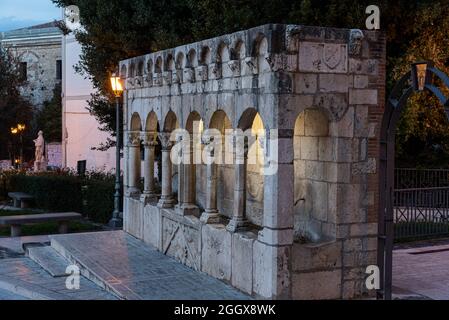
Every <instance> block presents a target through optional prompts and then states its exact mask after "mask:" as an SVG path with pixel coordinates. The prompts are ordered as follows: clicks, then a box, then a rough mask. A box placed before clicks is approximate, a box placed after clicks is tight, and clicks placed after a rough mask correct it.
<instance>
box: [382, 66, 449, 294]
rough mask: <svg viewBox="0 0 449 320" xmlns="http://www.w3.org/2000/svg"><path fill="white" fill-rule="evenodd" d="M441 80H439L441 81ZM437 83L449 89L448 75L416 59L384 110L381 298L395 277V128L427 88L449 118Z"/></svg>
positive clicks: (447, 103) (446, 102)
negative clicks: (416, 95) (412, 98)
mask: <svg viewBox="0 0 449 320" xmlns="http://www.w3.org/2000/svg"><path fill="white" fill-rule="evenodd" d="M438 80H439V81H438ZM437 82H440V83H441V85H442V86H445V87H446V88H449V77H448V76H447V75H446V74H444V73H443V72H442V71H440V70H438V69H437V68H435V67H434V66H433V64H432V63H431V62H427V61H425V62H417V63H414V64H412V65H411V70H410V71H409V72H407V74H405V75H404V76H403V77H402V78H401V79H400V80H399V82H398V83H397V84H396V86H395V87H394V88H393V91H392V93H391V94H390V96H389V98H388V100H387V104H386V109H385V112H384V116H383V120H382V127H381V132H380V151H379V221H378V224H379V230H378V248H377V250H378V257H377V264H378V266H379V268H380V289H379V290H378V293H377V297H378V299H385V300H391V298H392V278H393V277H392V276H393V240H394V229H393V223H394V219H393V218H394V217H393V192H394V160H395V159H394V155H395V136H396V128H397V125H398V121H399V119H400V116H401V114H402V112H403V110H404V107H405V105H406V102H407V100H408V99H409V97H410V96H411V95H412V94H413V93H415V92H419V91H424V90H428V91H430V92H431V93H433V94H434V95H435V96H436V97H437V98H438V100H439V101H440V102H441V104H442V105H443V107H444V109H445V112H446V115H447V116H448V119H449V98H447V97H446V96H445V95H444V94H443V92H442V91H441V89H440V88H439V87H438V84H437Z"/></svg>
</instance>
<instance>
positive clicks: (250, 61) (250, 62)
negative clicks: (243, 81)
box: [245, 57, 257, 74]
mask: <svg viewBox="0 0 449 320" xmlns="http://www.w3.org/2000/svg"><path fill="white" fill-rule="evenodd" d="M245 64H246V66H247V69H248V70H249V72H250V73H251V74H257V60H256V59H255V58H254V57H246V58H245Z"/></svg>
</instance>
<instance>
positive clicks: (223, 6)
mask: <svg viewBox="0 0 449 320" xmlns="http://www.w3.org/2000/svg"><path fill="white" fill-rule="evenodd" d="M53 1H54V2H55V3H57V4H58V5H59V6H67V5H72V4H75V5H77V6H78V7H79V8H80V14H81V24H82V26H83V28H84V31H82V32H78V34H77V39H78V40H79V42H80V43H81V45H82V47H83V53H82V57H81V62H80V64H79V65H78V71H80V72H84V73H85V75H86V76H88V77H89V78H90V79H91V80H92V81H93V83H94V86H95V88H96V89H97V90H98V93H97V94H95V95H93V96H92V99H91V101H90V103H89V110H90V112H91V113H92V114H93V115H95V116H96V117H97V119H98V120H99V121H100V123H102V125H103V127H102V129H103V130H106V131H110V132H112V133H114V127H115V125H114V123H115V115H114V108H113V104H112V103H113V97H112V95H111V93H110V89H109V84H108V81H107V77H108V76H109V74H110V73H111V72H113V71H114V70H115V68H116V66H117V64H118V61H120V60H122V59H126V58H129V57H133V56H137V55H142V54H146V53H148V52H152V51H157V50H161V49H166V48H169V47H173V46H177V45H180V44H184V43H189V42H193V41H197V40H201V39H205V38H210V37H214V36H217V35H221V34H226V33H230V32H234V31H238V30H242V29H246V28H251V27H255V26H257V25H261V24H265V23H292V24H303V25H318V26H330V27H344V28H360V29H364V28H365V20H366V17H367V15H366V13H365V9H366V7H367V6H368V5H371V4H376V5H378V6H379V7H380V9H381V28H382V30H383V31H384V32H385V33H386V35H387V45H388V58H387V88H391V87H392V85H393V84H394V82H395V81H397V79H398V78H399V77H400V75H401V74H402V73H403V72H404V70H405V69H406V68H407V67H408V66H409V63H410V62H412V61H416V60H418V59H428V60H432V61H435V62H436V64H437V66H438V67H440V68H441V69H443V70H445V71H448V70H447V67H448V66H449V61H448V58H447V55H448V53H449V50H448V47H447V41H448V38H449V37H448V31H447V30H449V29H448V28H447V26H448V21H449V14H448V8H449V1H448V0H397V1H392V0H379V1H371V0H360V1H358V0H161V1H153V0H107V1H106V0H53ZM435 104H436V102H435V100H434V99H427V98H423V97H418V96H417V97H415V98H413V99H412V100H411V103H410V108H408V112H407V114H406V115H405V116H404V119H405V120H404V121H403V122H402V123H401V126H400V130H399V135H398V144H399V145H400V147H399V148H398V160H399V162H401V161H403V160H404V157H403V156H404V155H406V154H408V153H410V151H411V150H410V148H409V147H408V145H413V141H415V140H416V139H417V140H419V141H422V142H423V143H424V142H425V143H424V144H425V145H427V146H432V148H433V149H435V148H434V147H435V142H436V140H435V139H437V138H436V137H437V136H438V137H444V136H445V132H443V131H445V127H444V125H443V124H444V121H443V120H444V119H443V118H444V117H442V113H441V109H438V107H437V106H436V105H435ZM419 108H421V111H422V112H419V111H417V110H418V109H419ZM430 109H431V111H430V112H427V111H428V110H430ZM437 110H439V111H437ZM432 121H433V122H438V124H439V125H438V126H432V134H429V130H427V131H426V130H425V129H424V128H425V127H426V125H424V124H425V123H429V122H432ZM436 128H440V130H437V132H436V131H435V130H436ZM446 131H447V128H446ZM438 139H439V138H438ZM438 139H437V140H438ZM443 140H444V141H446V138H444V139H443ZM110 144H111V141H109V143H108V144H107V145H106V146H105V147H108V145H110ZM447 144H448V143H447V142H444V143H443V141H441V142H438V143H437V145H438V147H437V149H438V148H440V149H441V150H444V152H443V153H448V152H449V150H447V149H446V147H445V145H447ZM428 148H429V147H425V148H424V149H423V150H424V151H423V152H427V151H429V150H430V149H428ZM432 148H431V149H432ZM433 149H432V150H433ZM423 158H424V157H423ZM415 159H416V160H417V161H415V163H412V164H411V165H417V164H419V163H420V160H418V159H420V158H419V157H416V158H415ZM426 165H427V164H426Z"/></svg>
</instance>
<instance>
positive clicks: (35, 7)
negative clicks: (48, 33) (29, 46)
mask: <svg viewBox="0 0 449 320" xmlns="http://www.w3.org/2000/svg"><path fill="white" fill-rule="evenodd" d="M61 15H62V13H61V9H60V8H57V7H56V6H55V5H54V4H53V3H52V2H51V0H0V32H1V31H8V30H13V29H18V28H23V27H29V26H32V25H35V24H40V23H45V22H50V21H53V20H55V19H61Z"/></svg>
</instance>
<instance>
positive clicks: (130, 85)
mask: <svg viewBox="0 0 449 320" xmlns="http://www.w3.org/2000/svg"><path fill="white" fill-rule="evenodd" d="M126 88H128V89H133V88H134V79H133V78H129V79H128V80H127V81H126Z"/></svg>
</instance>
